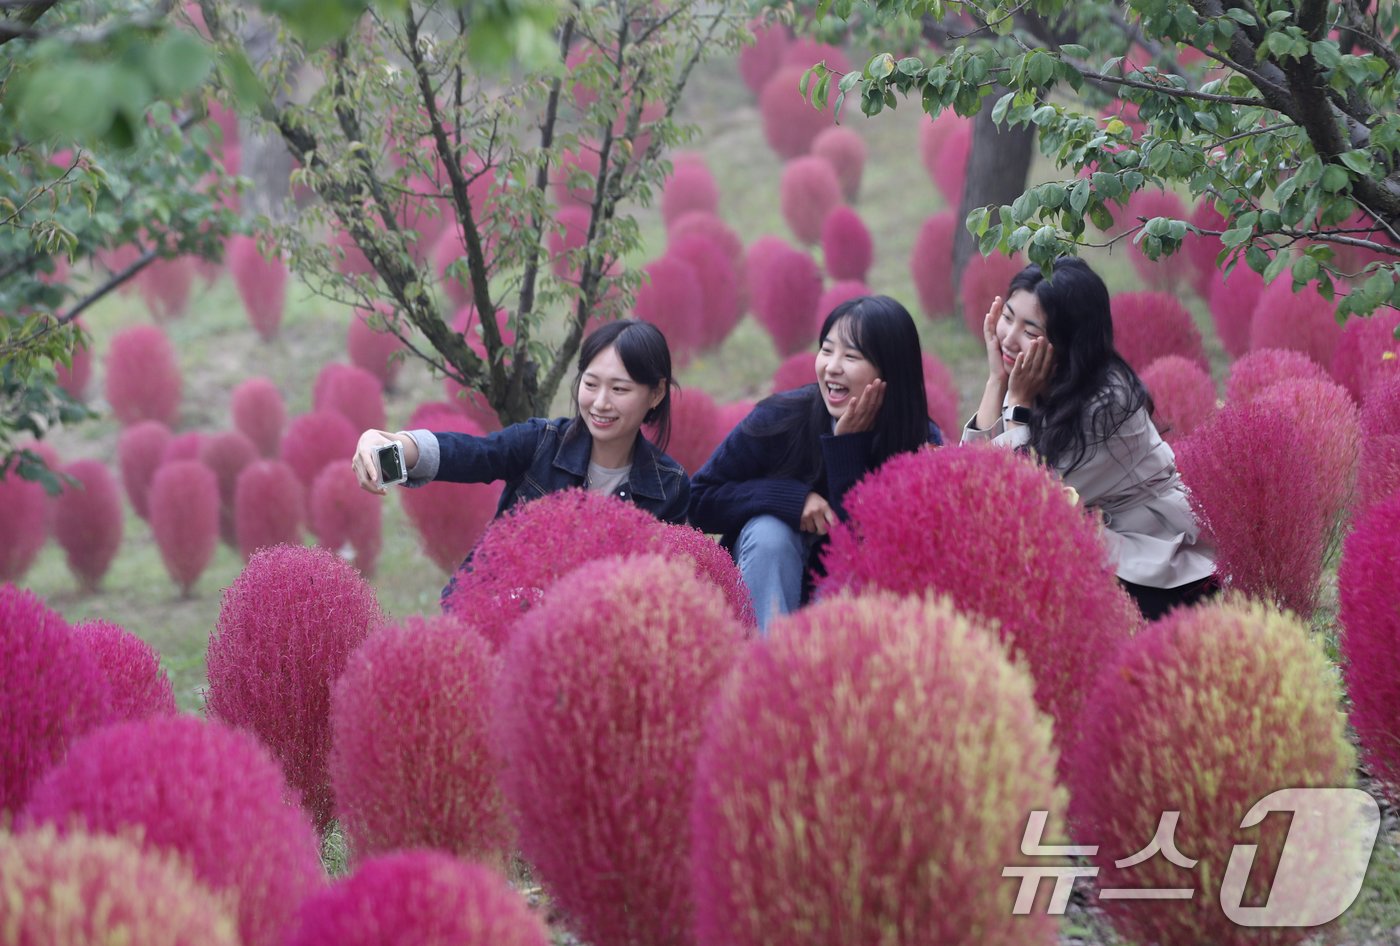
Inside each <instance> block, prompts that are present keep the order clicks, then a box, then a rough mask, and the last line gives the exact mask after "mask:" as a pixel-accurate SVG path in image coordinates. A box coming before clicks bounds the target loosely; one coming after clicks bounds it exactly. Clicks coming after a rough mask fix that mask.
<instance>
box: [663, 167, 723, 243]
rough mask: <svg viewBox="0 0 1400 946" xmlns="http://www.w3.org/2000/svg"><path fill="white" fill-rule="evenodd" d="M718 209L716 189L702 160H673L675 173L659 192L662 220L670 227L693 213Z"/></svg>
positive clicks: (717, 191) (713, 211)
mask: <svg viewBox="0 0 1400 946" xmlns="http://www.w3.org/2000/svg"><path fill="white" fill-rule="evenodd" d="M697 210H699V211H703V212H705V213H715V212H717V211H718V210H719V188H718V187H717V186H716V185H715V177H714V175H713V174H711V173H710V169H709V167H707V166H706V164H705V159H704V158H701V157H699V156H698V155H690V156H687V157H682V156H677V157H676V158H675V170H674V171H673V172H672V173H671V176H670V177H669V178H667V179H666V184H665V186H664V187H662V189H661V219H662V220H663V221H665V223H666V226H667V227H669V226H671V224H673V223H675V222H676V221H677V220H679V219H680V218H681V217H683V216H684V215H685V214H688V213H690V212H692V211H697Z"/></svg>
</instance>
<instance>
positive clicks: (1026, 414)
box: [1006, 404, 1031, 426]
mask: <svg viewBox="0 0 1400 946" xmlns="http://www.w3.org/2000/svg"><path fill="white" fill-rule="evenodd" d="M1006 419H1007V420H1009V421H1011V423H1013V424H1026V425H1027V426H1029V425H1030V422H1031V409H1030V408H1029V407H1025V406H1024V405H1020V404H1018V405H1016V406H1015V407H1013V408H1011V410H1009V411H1007V412H1006Z"/></svg>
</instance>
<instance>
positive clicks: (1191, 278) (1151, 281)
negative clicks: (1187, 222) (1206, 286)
mask: <svg viewBox="0 0 1400 946" xmlns="http://www.w3.org/2000/svg"><path fill="white" fill-rule="evenodd" d="M1154 217H1170V218H1171V219H1173V220H1184V219H1186V205H1185V204H1184V203H1182V201H1181V198H1180V197H1178V196H1176V195H1175V194H1173V193H1172V192H1171V191H1162V190H1140V191H1134V192H1133V194H1132V196H1131V197H1129V198H1128V206H1127V209H1126V211H1125V212H1124V213H1123V214H1121V215H1120V217H1119V222H1120V223H1122V224H1125V225H1129V226H1134V227H1136V226H1142V225H1143V224H1144V223H1145V221H1148V220H1151V219H1153V218H1154ZM1131 246H1132V250H1131V251H1130V253H1129V255H1128V258H1129V259H1131V260H1132V261H1133V268H1134V269H1136V270H1137V273H1138V276H1139V277H1140V278H1141V279H1142V282H1143V285H1144V286H1146V287H1147V288H1148V289H1149V290H1153V291H1156V292H1180V291H1182V289H1183V288H1185V287H1186V286H1194V285H1195V284H1196V266H1195V263H1193V262H1192V260H1191V257H1189V256H1187V255H1186V253H1185V251H1184V248H1183V250H1178V251H1177V252H1175V253H1173V254H1172V255H1170V256H1159V257H1157V258H1156V259H1155V260H1154V259H1148V258H1147V254H1146V252H1144V251H1143V248H1142V243H1141V242H1136V243H1132V244H1131Z"/></svg>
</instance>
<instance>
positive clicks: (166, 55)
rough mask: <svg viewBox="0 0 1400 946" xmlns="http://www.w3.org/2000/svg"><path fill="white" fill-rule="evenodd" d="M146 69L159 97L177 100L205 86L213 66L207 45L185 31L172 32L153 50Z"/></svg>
mask: <svg viewBox="0 0 1400 946" xmlns="http://www.w3.org/2000/svg"><path fill="white" fill-rule="evenodd" d="M146 65H147V67H148V68H149V70H150V76H151V78H152V80H154V83H155V87H156V91H157V93H158V94H160V95H162V96H164V97H167V98H177V97H179V96H181V95H183V94H185V93H186V92H188V91H189V90H190V89H193V88H195V87H196V86H198V85H199V84H200V83H201V82H203V81H204V79H205V77H206V76H207V75H209V70H210V69H211V68H212V67H213V65H214V62H213V59H212V58H211V57H210V55H209V49H208V47H207V46H206V45H205V44H204V43H202V42H200V41H199V40H198V39H196V38H195V37H194V36H191V35H190V34H189V33H186V32H184V31H182V30H171V31H170V32H167V33H166V34H165V35H164V36H162V37H161V38H160V40H158V41H157V42H156V43H155V44H154V45H153V46H152V47H151V50H150V52H149V53H148V54H147V59H146Z"/></svg>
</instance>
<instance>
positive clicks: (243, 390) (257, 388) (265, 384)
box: [229, 378, 287, 457]
mask: <svg viewBox="0 0 1400 946" xmlns="http://www.w3.org/2000/svg"><path fill="white" fill-rule="evenodd" d="M229 409H230V411H231V413H232V414H233V426H235V427H237V428H238V429H239V430H240V431H242V432H243V435H244V436H246V437H247V438H248V439H249V440H251V441H253V444H254V445H255V446H256V447H257V448H258V450H259V451H261V453H262V455H263V456H265V457H275V456H277V448H278V447H279V446H280V445H281V443H282V429H283V428H284V427H286V425H287V408H286V405H285V404H284V403H283V402H282V392H281V391H279V390H277V385H275V384H273V383H272V382H271V381H270V380H268V379H267V378H249V379H248V380H247V381H244V382H243V383H242V384H240V385H239V386H238V387H236V388H234V389H233V397H232V399H231V400H230V402H229Z"/></svg>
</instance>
